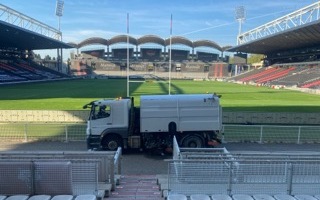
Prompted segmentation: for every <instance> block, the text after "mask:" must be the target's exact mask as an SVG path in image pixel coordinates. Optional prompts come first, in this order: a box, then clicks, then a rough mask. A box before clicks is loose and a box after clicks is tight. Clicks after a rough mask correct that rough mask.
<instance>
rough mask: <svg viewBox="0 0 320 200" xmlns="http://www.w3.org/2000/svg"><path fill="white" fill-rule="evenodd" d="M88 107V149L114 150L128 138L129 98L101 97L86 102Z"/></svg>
mask: <svg viewBox="0 0 320 200" xmlns="http://www.w3.org/2000/svg"><path fill="white" fill-rule="evenodd" d="M84 108H90V114H89V118H88V121H87V129H86V137H87V146H88V148H89V149H105V150H115V149H116V148H117V147H118V146H123V140H124V139H126V138H128V132H129V130H128V128H129V127H128V126H129V113H130V109H131V99H122V98H119V99H113V100H110V99H102V100H97V101H93V102H91V103H89V104H86V105H85V106H84Z"/></svg>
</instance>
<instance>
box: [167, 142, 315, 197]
mask: <svg viewBox="0 0 320 200" xmlns="http://www.w3.org/2000/svg"><path fill="white" fill-rule="evenodd" d="M174 140H175V139H174ZM173 149H174V152H173V155H174V157H173V160H171V161H169V163H168V190H169V194H170V193H180V194H185V195H187V196H190V195H192V194H199V193H200V194H207V195H211V194H227V195H233V194H248V195H254V194H269V195H275V194H289V195H297V194H309V195H319V194H320V189H319V188H320V153H312V154H311V153H303V154H294V153H291V154H288V153H277V154H273V153H259V154H257V153H255V154H252V153H245V154H231V153H229V152H228V151H227V150H226V149H192V148H179V146H178V145H177V143H176V142H174V148H173Z"/></svg>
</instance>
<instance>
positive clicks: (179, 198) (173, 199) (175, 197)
mask: <svg viewBox="0 0 320 200" xmlns="http://www.w3.org/2000/svg"><path fill="white" fill-rule="evenodd" d="M167 200H187V196H186V195H184V194H169V196H168V197H167Z"/></svg>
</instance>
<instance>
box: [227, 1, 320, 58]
mask: <svg viewBox="0 0 320 200" xmlns="http://www.w3.org/2000/svg"><path fill="white" fill-rule="evenodd" d="M319 12H320V3H319V2H315V3H313V4H311V5H309V6H306V7H304V8H301V9H299V10H297V11H294V12H292V13H290V14H288V15H285V16H283V17H280V18H278V19H276V20H273V21H271V22H269V23H266V24H264V25H262V26H259V27H257V28H255V29H253V30H250V31H247V32H245V33H242V34H240V35H239V36H238V44H239V45H237V46H235V47H232V48H230V49H228V50H227V51H232V52H243V53H259V54H266V55H267V54H270V53H277V52H284V51H289V50H292V49H302V48H313V47H319V46H320V16H319Z"/></svg>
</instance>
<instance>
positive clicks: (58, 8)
mask: <svg viewBox="0 0 320 200" xmlns="http://www.w3.org/2000/svg"><path fill="white" fill-rule="evenodd" d="M63 5H64V1H63V0H57V3H56V16H57V17H58V30H59V33H60V38H59V39H60V41H62V33H61V32H60V18H61V17H62V14H63ZM60 54H61V55H60ZM57 57H58V58H57V61H58V71H60V72H62V48H61V49H59V48H58V49H57Z"/></svg>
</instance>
